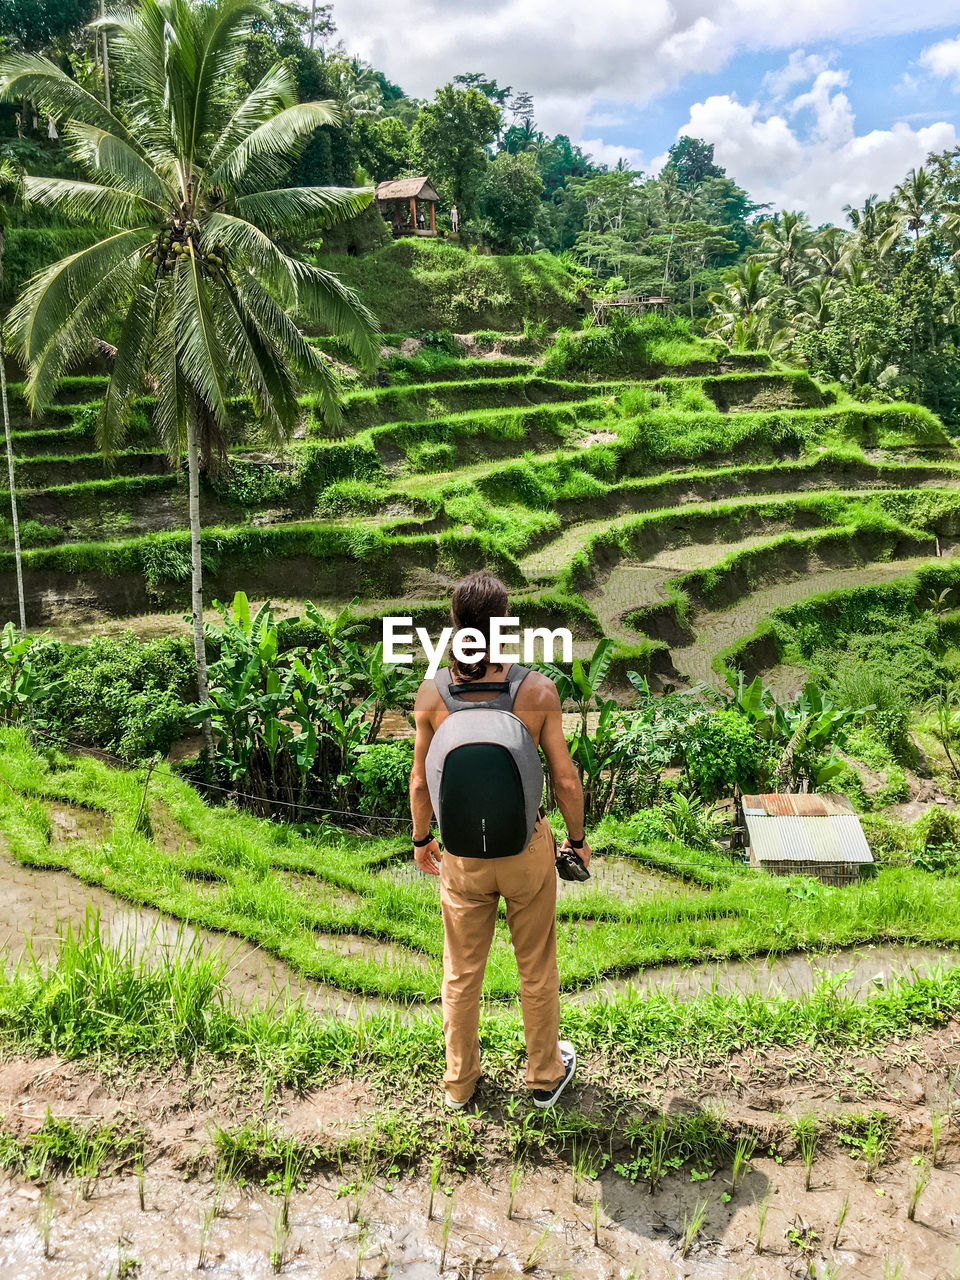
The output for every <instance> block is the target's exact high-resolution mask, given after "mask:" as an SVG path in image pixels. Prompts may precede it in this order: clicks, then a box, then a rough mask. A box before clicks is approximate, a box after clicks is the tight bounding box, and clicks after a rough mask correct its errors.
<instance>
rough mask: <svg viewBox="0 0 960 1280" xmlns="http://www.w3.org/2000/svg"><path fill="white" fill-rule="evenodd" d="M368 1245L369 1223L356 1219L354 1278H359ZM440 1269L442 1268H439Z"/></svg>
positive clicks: (363, 1219) (365, 1220)
mask: <svg viewBox="0 0 960 1280" xmlns="http://www.w3.org/2000/svg"><path fill="white" fill-rule="evenodd" d="M369 1245H370V1223H369V1221H368V1220H367V1219H366V1218H358V1219H357V1268H356V1271H355V1272H354V1280H360V1273H361V1272H362V1270H363V1262H364V1259H365V1258H366V1256H367V1249H368V1248H369ZM441 1270H442V1268H441Z"/></svg>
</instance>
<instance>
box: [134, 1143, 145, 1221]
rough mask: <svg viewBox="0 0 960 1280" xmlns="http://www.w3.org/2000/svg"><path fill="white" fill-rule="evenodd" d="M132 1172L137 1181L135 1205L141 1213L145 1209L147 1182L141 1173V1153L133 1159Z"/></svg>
mask: <svg viewBox="0 0 960 1280" xmlns="http://www.w3.org/2000/svg"><path fill="white" fill-rule="evenodd" d="M133 1171H134V1174H135V1175H136V1179H137V1203H138V1204H139V1206H140V1212H141V1213H143V1212H145V1210H146V1207H147V1194H146V1193H147V1182H146V1177H145V1175H144V1171H143V1152H142V1151H138V1152H137V1154H136V1156H135V1157H134V1162H133Z"/></svg>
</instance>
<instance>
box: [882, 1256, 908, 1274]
mask: <svg viewBox="0 0 960 1280" xmlns="http://www.w3.org/2000/svg"><path fill="white" fill-rule="evenodd" d="M904 1275H905V1271H904V1263H903V1259H902V1258H898V1257H896V1256H895V1255H894V1254H891V1253H885V1254H884V1255H883V1280H904Z"/></svg>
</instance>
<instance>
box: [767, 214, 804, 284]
mask: <svg viewBox="0 0 960 1280" xmlns="http://www.w3.org/2000/svg"><path fill="white" fill-rule="evenodd" d="M760 232H761V237H762V238H761V240H760V248H759V249H758V250H757V252H756V253H755V254H754V255H753V256H754V258H755V259H756V260H757V262H761V263H763V264H764V265H765V266H768V267H772V269H773V270H774V271H775V272H776V273H777V275H778V276H779V277H780V279H781V280H782V281H783V283H784V285H785V286H786V287H787V289H796V288H798V287H799V286H800V284H802V283H803V281H804V280H805V279H806V278H807V277H808V276H809V275H810V274H811V270H812V264H811V261H810V257H811V251H812V249H813V228H812V227H811V226H810V219H809V218H808V217H807V215H806V214H805V213H794V212H792V211H790V210H789V209H784V210H783V212H782V213H778V214H777V216H776V217H775V218H769V219H767V221H766V222H761V223H760Z"/></svg>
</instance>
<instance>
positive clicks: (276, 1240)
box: [269, 1203, 360, 1275]
mask: <svg viewBox="0 0 960 1280" xmlns="http://www.w3.org/2000/svg"><path fill="white" fill-rule="evenodd" d="M289 1237H290V1227H289V1224H288V1222H287V1220H286V1213H285V1207H284V1205H283V1204H282V1203H281V1204H280V1205H278V1206H277V1208H276V1210H275V1211H274V1214H273V1217H272V1219H271V1223H270V1255H269V1256H270V1269H271V1270H272V1271H273V1273H274V1275H277V1274H279V1272H280V1271H281V1269H282V1268H283V1260H284V1254H285V1253H286V1248H287V1240H288V1239H289ZM359 1271H360V1264H359V1262H358V1263H357V1274H359Z"/></svg>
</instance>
